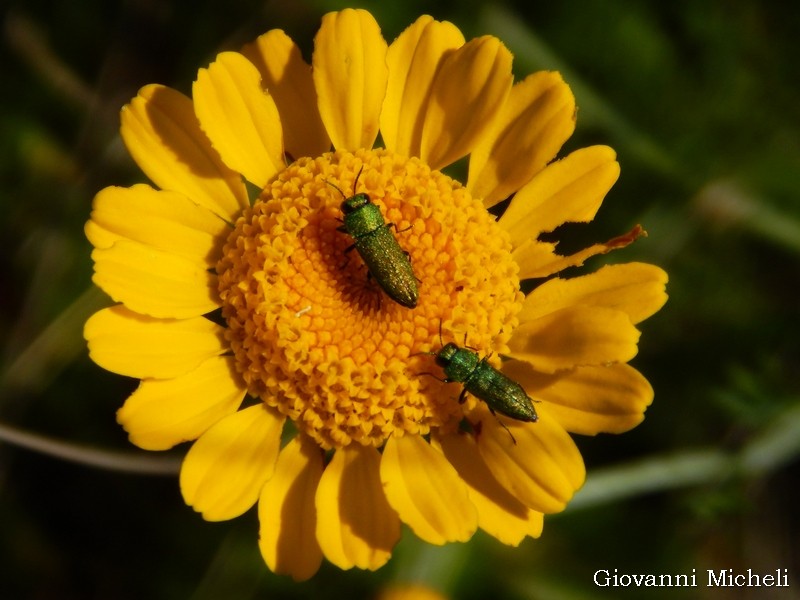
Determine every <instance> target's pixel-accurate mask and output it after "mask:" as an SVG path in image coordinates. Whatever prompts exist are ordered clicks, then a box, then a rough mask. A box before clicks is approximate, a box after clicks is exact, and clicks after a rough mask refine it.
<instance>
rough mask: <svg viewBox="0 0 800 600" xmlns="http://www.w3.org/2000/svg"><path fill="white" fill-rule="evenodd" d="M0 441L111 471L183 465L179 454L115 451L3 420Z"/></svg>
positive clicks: (156, 470)
mask: <svg viewBox="0 0 800 600" xmlns="http://www.w3.org/2000/svg"><path fill="white" fill-rule="evenodd" d="M0 441H3V442H6V443H9V444H13V445H15V446H18V447H20V448H26V449H28V450H33V451H34V452H38V453H40V454H46V455H48V456H52V457H54V458H59V459H61V460H66V461H69V462H73V463H78V464H81V465H84V466H88V467H94V468H97V469H105V470H108V471H117V472H123V473H133V474H138V475H170V476H175V475H177V474H178V470H179V468H180V458H179V457H174V456H167V457H164V456H159V457H156V456H149V455H147V456H142V455H139V454H134V453H131V452H113V451H111V450H103V449H99V448H92V447H89V446H84V445H80V444H75V443H74V442H63V441H60V440H56V439H53V438H50V437H47V436H44V435H40V434H37V433H30V432H27V431H22V430H20V429H18V428H16V427H11V426H9V425H4V424H2V423H0Z"/></svg>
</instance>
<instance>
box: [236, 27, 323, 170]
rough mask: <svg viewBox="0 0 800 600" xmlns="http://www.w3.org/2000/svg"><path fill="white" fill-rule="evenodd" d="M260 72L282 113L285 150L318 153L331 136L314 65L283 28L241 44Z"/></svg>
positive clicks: (294, 155) (297, 153)
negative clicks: (319, 99) (321, 109)
mask: <svg viewBox="0 0 800 600" xmlns="http://www.w3.org/2000/svg"><path fill="white" fill-rule="evenodd" d="M242 54H244V55H245V56H246V57H247V58H248V60H250V62H252V63H253V64H254V65H255V66H256V68H257V69H258V71H259V73H261V87H262V88H263V89H264V90H265V91H268V92H269V94H270V95H271V96H272V98H273V99H274V100H275V104H276V105H277V107H278V112H279V113H280V115H281V123H282V124H283V140H284V147H285V149H286V153H287V154H288V155H289V156H290V157H291V158H293V159H298V158H300V157H301V156H319V155H320V154H322V153H323V152H327V151H328V150H330V147H331V140H330V138H329V137H328V132H327V131H325V126H324V125H323V124H322V118H321V117H320V116H319V108H318V107H317V90H315V89H314V80H313V79H312V77H311V66H310V65H309V64H308V63H306V62H305V61H304V60H303V56H302V55H301V54H300V48H298V47H297V44H295V43H294V42H293V41H292V40H291V39H290V38H289V36H287V35H286V34H285V33H284V32H283V31H281V30H280V29H273V30H272V31H268V32H267V33H265V34H264V35H262V36H259V37H258V39H256V41H255V42H253V43H252V44H248V45H247V46H245V47H244V48H242Z"/></svg>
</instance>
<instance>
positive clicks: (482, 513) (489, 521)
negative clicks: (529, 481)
mask: <svg viewBox="0 0 800 600" xmlns="http://www.w3.org/2000/svg"><path fill="white" fill-rule="evenodd" d="M431 445H433V446H435V447H439V448H441V450H442V452H444V455H445V457H447V460H449V461H450V463H451V464H452V465H453V466H454V467H455V469H456V471H458V474H459V475H460V476H461V478H462V479H463V480H464V482H465V483H466V484H467V486H468V487H469V497H470V500H472V503H473V504H474V505H475V507H476V508H477V509H478V527H480V528H481V529H483V530H484V531H485V532H486V533H488V534H489V535H491V536H493V537H495V538H497V539H498V540H500V541H501V542H502V543H504V544H506V545H509V546H518V545H519V543H520V542H521V541H522V540H523V539H525V537H526V536H531V537H539V536H540V535H541V533H542V525H543V515H542V513H540V512H536V511H533V510H530V509H529V508H528V507H527V506H525V505H524V504H522V502H520V501H519V500H517V499H516V498H514V496H512V495H511V494H510V493H509V491H508V490H506V489H505V488H504V487H503V486H501V485H500V484H499V483H498V482H497V479H495V477H494V475H492V472H491V471H490V470H489V467H487V466H486V463H485V462H484V460H483V457H482V456H481V454H480V452H479V451H478V446H477V444H476V443H475V440H474V438H473V437H472V436H471V435H468V434H465V433H454V434H451V435H446V436H443V437H442V438H441V439H439V438H436V437H431Z"/></svg>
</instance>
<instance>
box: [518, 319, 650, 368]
mask: <svg viewBox="0 0 800 600" xmlns="http://www.w3.org/2000/svg"><path fill="white" fill-rule="evenodd" d="M638 341H639V330H638V329H636V327H634V326H633V324H632V323H631V320H630V318H629V317H628V315H627V314H625V313H624V312H622V311H620V310H613V309H610V308H590V307H585V306H573V307H569V308H563V309H561V310H559V311H556V312H554V313H550V314H548V315H544V316H542V317H539V318H538V319H536V320H534V321H529V322H527V323H525V324H523V325H520V326H519V327H517V328H516V329H515V330H514V334H513V335H512V336H511V339H510V340H509V342H508V346H509V348H510V349H511V352H510V353H509V356H510V357H512V358H516V359H518V360H525V361H527V362H529V363H531V364H532V365H533V367H534V368H535V369H536V370H537V371H542V372H544V373H553V372H556V371H560V370H563V369H571V368H573V367H578V366H586V365H605V364H609V363H616V362H627V361H629V360H630V359H632V358H633V357H634V356H636V344H637V342H638Z"/></svg>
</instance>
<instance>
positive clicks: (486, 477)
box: [85, 10, 666, 580]
mask: <svg viewBox="0 0 800 600" xmlns="http://www.w3.org/2000/svg"><path fill="white" fill-rule="evenodd" d="M511 61H512V57H511V54H510V53H509V51H508V50H507V49H506V48H505V47H504V46H503V44H502V43H501V42H500V41H499V40H497V39H496V38H494V37H491V36H486V37H480V38H477V39H473V40H470V41H468V42H467V41H465V40H464V38H463V36H462V34H461V33H460V31H459V30H458V29H457V28H456V27H455V26H453V25H452V24H450V23H447V22H438V21H435V20H433V19H432V18H431V17H428V16H424V17H421V18H420V19H418V20H417V21H416V22H415V23H414V24H413V25H411V26H410V27H409V28H408V29H406V30H405V31H404V32H403V33H402V34H401V35H400V36H399V37H398V38H397V39H396V40H395V41H394V42H393V43H392V44H391V45H389V46H387V44H386V42H385V41H384V39H383V38H382V36H381V33H380V29H379V27H378V25H377V23H376V22H375V20H374V19H373V17H372V16H371V15H370V14H369V13H368V12H366V11H363V10H344V11H342V12H338V13H331V14H328V15H326V16H325V17H324V18H323V21H322V26H321V28H320V30H319V33H318V34H317V36H316V39H315V49H314V54H313V57H312V63H311V66H310V67H309V65H308V64H306V63H305V62H304V61H303V59H302V57H301V54H300V52H299V50H298V48H297V46H295V44H294V43H293V42H292V41H291V40H290V39H289V38H288V37H287V36H286V35H285V34H284V33H283V32H281V31H278V30H273V31H270V32H268V33H266V34H264V35H263V36H261V37H260V38H258V39H257V40H256V41H255V43H253V44H251V45H248V46H246V47H245V48H244V49H243V50H242V51H241V52H238V53H237V52H224V53H222V54H220V55H219V56H217V58H216V60H215V61H214V62H213V63H212V64H211V65H210V66H209V67H208V68H206V69H201V70H200V72H199V74H198V76H197V80H196V81H195V83H194V85H193V87H192V97H191V98H188V97H186V96H184V95H182V94H181V93H179V92H177V91H175V90H172V89H169V88H166V87H162V86H159V85H150V86H147V87H145V88H143V89H142V90H141V91H140V92H139V94H138V96H137V97H136V98H134V99H133V100H132V101H131V103H130V104H128V105H127V106H125V107H124V108H123V110H122V129H121V131H122V138H123V140H124V142H125V144H126V146H127V147H128V150H129V151H130V153H131V155H132V156H133V158H134V160H135V161H136V163H137V164H138V165H139V166H140V167H141V169H142V170H143V171H144V173H145V174H146V175H147V176H148V177H149V178H150V180H151V181H152V182H153V183H154V184H155V186H156V187H151V186H149V185H134V186H133V187H130V188H119V187H110V188H106V189H104V190H102V191H101V192H100V193H99V194H98V195H97V197H96V198H95V201H94V207H93V211H92V215H91V219H90V221H89V222H88V223H87V225H86V234H87V236H88V238H89V240H90V241H91V243H92V244H93V246H94V248H95V249H94V251H93V253H92V258H93V260H94V263H95V274H94V281H95V282H96V284H97V285H98V286H100V287H101V288H102V289H103V290H105V291H106V292H107V293H108V294H109V295H110V296H111V298H113V299H114V301H116V302H117V304H116V305H115V306H112V307H110V308H107V309H104V310H101V311H99V312H97V313H96V314H95V315H93V316H92V317H91V318H90V319H89V321H88V322H87V324H86V328H85V336H86V338H87V340H88V343H89V349H90V354H91V357H92V359H93V360H94V361H95V362H96V363H97V364H99V365H100V366H102V367H104V368H105V369H108V370H110V371H113V372H115V373H120V374H123V375H127V376H131V377H135V378H138V379H140V380H141V383H140V385H139V387H138V388H137V390H136V391H135V392H134V393H133V394H132V395H131V397H130V398H128V400H127V401H126V402H125V404H124V406H123V407H122V409H121V410H120V411H119V421H120V423H121V424H122V425H123V426H124V427H125V429H126V430H127V431H128V433H129V435H130V439H131V441H132V442H133V443H134V444H136V445H138V446H140V447H142V448H146V449H152V450H162V449H167V448H171V447H173V446H175V445H176V444H179V443H181V442H185V441H192V440H195V441H194V443H193V444H192V446H191V448H190V449H189V451H188V453H187V455H186V458H185V460H184V463H183V466H182V469H181V474H180V487H181V491H182V493H183V497H184V498H185V500H186V502H187V503H188V504H189V505H191V506H192V507H194V509H195V510H197V511H198V512H200V513H201V514H202V515H203V517H204V518H205V519H207V520H210V521H218V520H225V519H231V518H234V517H236V516H238V515H241V514H242V513H244V512H245V511H247V510H248V509H250V508H251V507H252V506H253V505H254V504H256V503H257V504H258V516H259V520H260V536H259V546H260V549H261V553H262V555H263V557H264V560H265V561H266V563H267V565H268V566H269V567H270V568H271V569H272V570H273V571H275V572H278V573H287V574H289V575H291V576H292V577H294V578H295V579H298V580H300V579H306V578H308V577H310V576H312V575H313V574H314V573H315V572H316V570H317V569H318V567H319V565H320V563H321V560H322V559H323V557H324V558H327V560H329V561H330V562H332V563H334V564H336V565H338V566H339V567H341V568H343V569H348V568H351V567H359V568H363V569H377V568H378V567H380V566H381V565H383V564H384V563H385V562H386V561H387V560H388V559H389V557H390V555H391V552H392V548H393V546H394V545H395V543H396V542H397V541H398V539H399V537H400V533H401V525H402V524H406V525H407V526H408V527H409V528H410V529H411V530H412V531H413V532H414V533H415V534H416V535H417V536H419V537H420V538H421V539H423V540H425V541H427V542H429V543H431V544H445V543H447V542H454V541H465V540H468V539H469V538H470V537H471V536H472V535H473V533H474V532H475V530H476V529H477V528H479V527H480V528H481V529H483V530H485V531H486V532H488V533H489V534H491V535H492V536H494V537H496V538H497V539H498V540H500V541H501V542H503V543H505V544H511V545H516V544H519V543H520V541H521V540H522V539H524V538H525V537H526V536H533V537H536V536H538V535H539V534H540V533H541V530H542V518H543V514H546V513H554V512H557V511H560V510H562V509H563V508H564V507H565V505H566V503H567V502H568V501H569V500H570V498H571V497H572V495H573V494H574V492H575V491H576V490H577V489H578V488H579V487H580V486H581V484H582V483H583V480H584V474H585V473H584V466H583V461H582V459H581V455H580V453H579V452H578V449H577V447H576V446H575V443H574V442H573V440H572V438H571V436H570V433H580V434H588V435H593V434H596V433H598V432H622V431H625V430H627V429H629V428H631V427H633V426H635V425H636V424H637V423H639V422H640V421H641V420H642V418H643V413H644V410H645V408H646V407H647V406H648V405H649V404H650V402H651V400H652V394H653V392H652V389H651V387H650V385H649V384H648V383H647V381H646V380H645V379H644V377H643V376H642V375H640V374H639V373H638V372H637V371H636V370H635V369H633V368H632V367H630V366H628V365H627V364H626V363H627V362H628V361H629V360H630V359H631V358H633V357H634V355H635V354H636V350H637V342H638V338H639V331H638V330H637V328H636V324H637V323H639V322H640V321H642V320H643V319H645V318H647V317H648V316H650V315H651V314H653V313H654V312H655V311H657V310H658V309H659V308H660V307H661V306H662V305H663V303H664V302H665V300H666V295H665V292H664V286H665V282H666V275H665V273H664V272H663V271H662V270H661V269H659V268H657V267H654V266H651V265H647V264H638V263H635V264H621V265H615V266H607V267H604V268H601V269H600V270H598V271H597V272H594V273H592V274H589V275H584V276H581V277H575V278H572V279H561V278H559V277H558V276H557V274H558V273H559V272H560V271H561V270H563V269H565V268H567V267H572V266H577V265H581V264H582V263H583V262H584V261H585V260H586V259H587V258H589V257H590V256H593V255H597V254H600V253H604V252H608V251H609V250H611V249H613V248H617V247H621V246H624V245H627V244H628V243H629V242H631V241H632V240H633V239H635V238H636V237H637V236H638V235H639V234H640V233H641V231H640V229H638V228H636V229H634V230H633V231H631V232H630V233H628V234H626V235H624V236H622V237H620V238H617V239H614V240H611V241H609V242H606V243H599V244H596V245H594V246H591V247H589V248H586V249H585V250H583V251H580V252H578V253H576V254H572V255H568V256H562V255H559V254H557V253H556V245H555V243H553V242H551V241H543V240H541V239H540V234H543V233H546V232H551V231H553V230H554V229H555V228H556V227H558V226H559V225H561V224H562V223H565V222H586V221H590V220H591V219H593V218H594V215H595V213H596V212H597V210H598V208H599V207H600V204H601V202H602V200H603V198H604V196H605V195H606V193H607V192H608V191H609V189H610V188H611V186H612V185H613V184H614V182H615V181H616V179H617V176H618V173H619V167H618V164H617V162H616V160H615V154H614V152H613V150H611V149H610V148H608V147H605V146H594V147H590V148H584V149H581V150H577V151H575V152H572V153H571V154H569V155H567V156H565V157H563V158H561V159H560V160H558V161H554V158H555V157H556V155H557V154H558V152H559V150H560V148H561V146H562V144H563V143H564V141H565V140H566V139H567V138H568V137H569V136H570V135H571V134H572V132H573V129H574V124H575V102H574V98H573V96H572V94H571V93H570V90H569V88H568V87H567V85H566V84H565V83H564V82H563V81H562V79H561V77H560V76H559V75H558V74H557V73H551V72H541V73H535V74H533V75H531V76H529V77H527V78H526V79H524V80H523V81H520V82H518V83H516V84H515V83H514V82H513V77H512V74H511ZM379 133H380V136H381V138H382V144H381V146H382V147H379V146H378V145H376V140H377V139H378V135H379ZM464 157H468V160H469V171H468V177H467V181H466V183H465V184H462V183H459V182H458V181H455V180H454V179H452V178H451V177H448V176H447V175H445V174H443V173H442V172H441V169H443V168H444V167H447V166H448V165H451V164H453V163H454V162H456V161H458V160H460V159H462V158H464ZM359 173H360V177H359V178H358V181H357V185H355V186H354V184H355V182H356V179H357V177H358V174H359ZM247 184H250V185H249V186H248V185H247ZM334 186H335V187H338V188H339V189H341V190H344V191H345V192H349V191H350V190H353V189H354V187H355V191H356V192H358V193H366V194H368V195H369V197H370V198H371V199H372V201H373V202H374V203H375V204H376V205H377V206H378V207H379V208H380V210H381V212H382V214H383V216H384V217H385V219H386V222H387V223H394V224H395V225H396V227H395V229H394V230H393V231H394V232H395V233H394V235H395V236H396V239H397V241H398V243H399V244H400V246H401V247H402V248H403V250H405V251H406V252H408V254H409V255H410V258H411V261H412V265H413V269H414V273H415V275H416V278H417V279H418V281H419V284H418V288H419V298H418V303H417V306H416V307H415V308H407V307H405V306H401V305H400V304H397V303H396V302H393V301H392V300H390V299H389V298H388V296H386V295H385V294H384V292H383V291H382V290H381V288H380V286H379V285H378V282H376V281H375V280H374V279H371V278H370V277H368V276H367V272H366V269H365V266H364V263H363V262H362V261H361V259H359V258H358V257H357V256H353V255H346V254H345V252H346V250H347V248H348V246H350V245H351V244H352V239H351V238H350V237H349V236H348V235H347V234H346V233H344V232H342V231H341V230H340V227H341V221H340V219H341V217H342V213H341V209H340V205H341V203H342V197H341V195H340V193H339V192H338V191H337V190H336V189H335V187H334ZM254 189H257V191H256V192H252V193H249V190H254ZM250 195H253V196H254V199H253V201H252V202H251V199H250V197H249V196H250ZM512 195H513V198H512V200H511V202H510V204H509V206H508V208H507V210H506V211H505V212H504V213H503V215H502V216H501V217H500V218H499V219H497V218H495V217H494V216H493V215H492V214H491V213H489V212H487V208H488V207H491V206H493V205H495V204H496V203H498V202H500V201H501V200H504V199H505V198H507V197H509V196H512ZM532 278H536V279H539V280H542V281H544V283H541V285H539V286H538V287H536V288H535V290H534V291H533V292H532V293H530V294H529V295H528V296H527V297H525V296H524V295H523V294H522V293H521V292H520V280H524V279H532ZM440 330H441V331H442V332H443V340H441V341H440V339H439V331H440ZM465 338H466V344H467V345H468V346H470V347H472V348H474V349H475V351H476V352H477V353H478V354H480V355H481V356H482V357H484V356H487V357H490V358H489V361H490V362H491V364H492V365H493V366H494V367H496V368H498V369H502V371H503V372H505V373H506V374H507V375H509V376H510V377H511V378H512V379H514V380H515V381H517V382H519V383H520V384H521V385H522V386H523V387H524V388H525V389H526V391H527V393H528V394H529V395H530V396H531V397H532V398H533V399H535V400H536V404H535V407H536V411H537V412H538V415H539V419H538V421H537V422H534V423H523V422H518V421H514V420H512V419H508V418H506V417H503V416H502V415H499V416H495V415H493V414H491V413H490V411H489V409H488V408H487V406H486V404H485V403H483V402H482V401H481V400H480V399H477V398H475V397H472V396H471V395H468V396H467V399H466V401H465V402H463V403H459V401H458V397H459V394H460V391H461V386H460V385H459V384H458V383H446V382H443V381H439V380H438V379H437V377H443V375H442V372H441V369H439V367H437V366H436V364H435V360H434V357H433V356H431V355H430V354H426V353H432V352H433V353H435V352H436V351H438V350H439V348H440V347H441V344H442V342H444V343H447V342H448V341H454V342H456V343H458V344H460V345H464V344H465V342H464V340H465ZM501 356H502V357H505V360H501V358H500V357H501ZM425 373H431V374H433V375H436V377H431V376H428V375H425ZM501 420H502V423H501ZM506 428H507V429H506ZM510 433H511V434H512V435H509V434H510Z"/></svg>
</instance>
